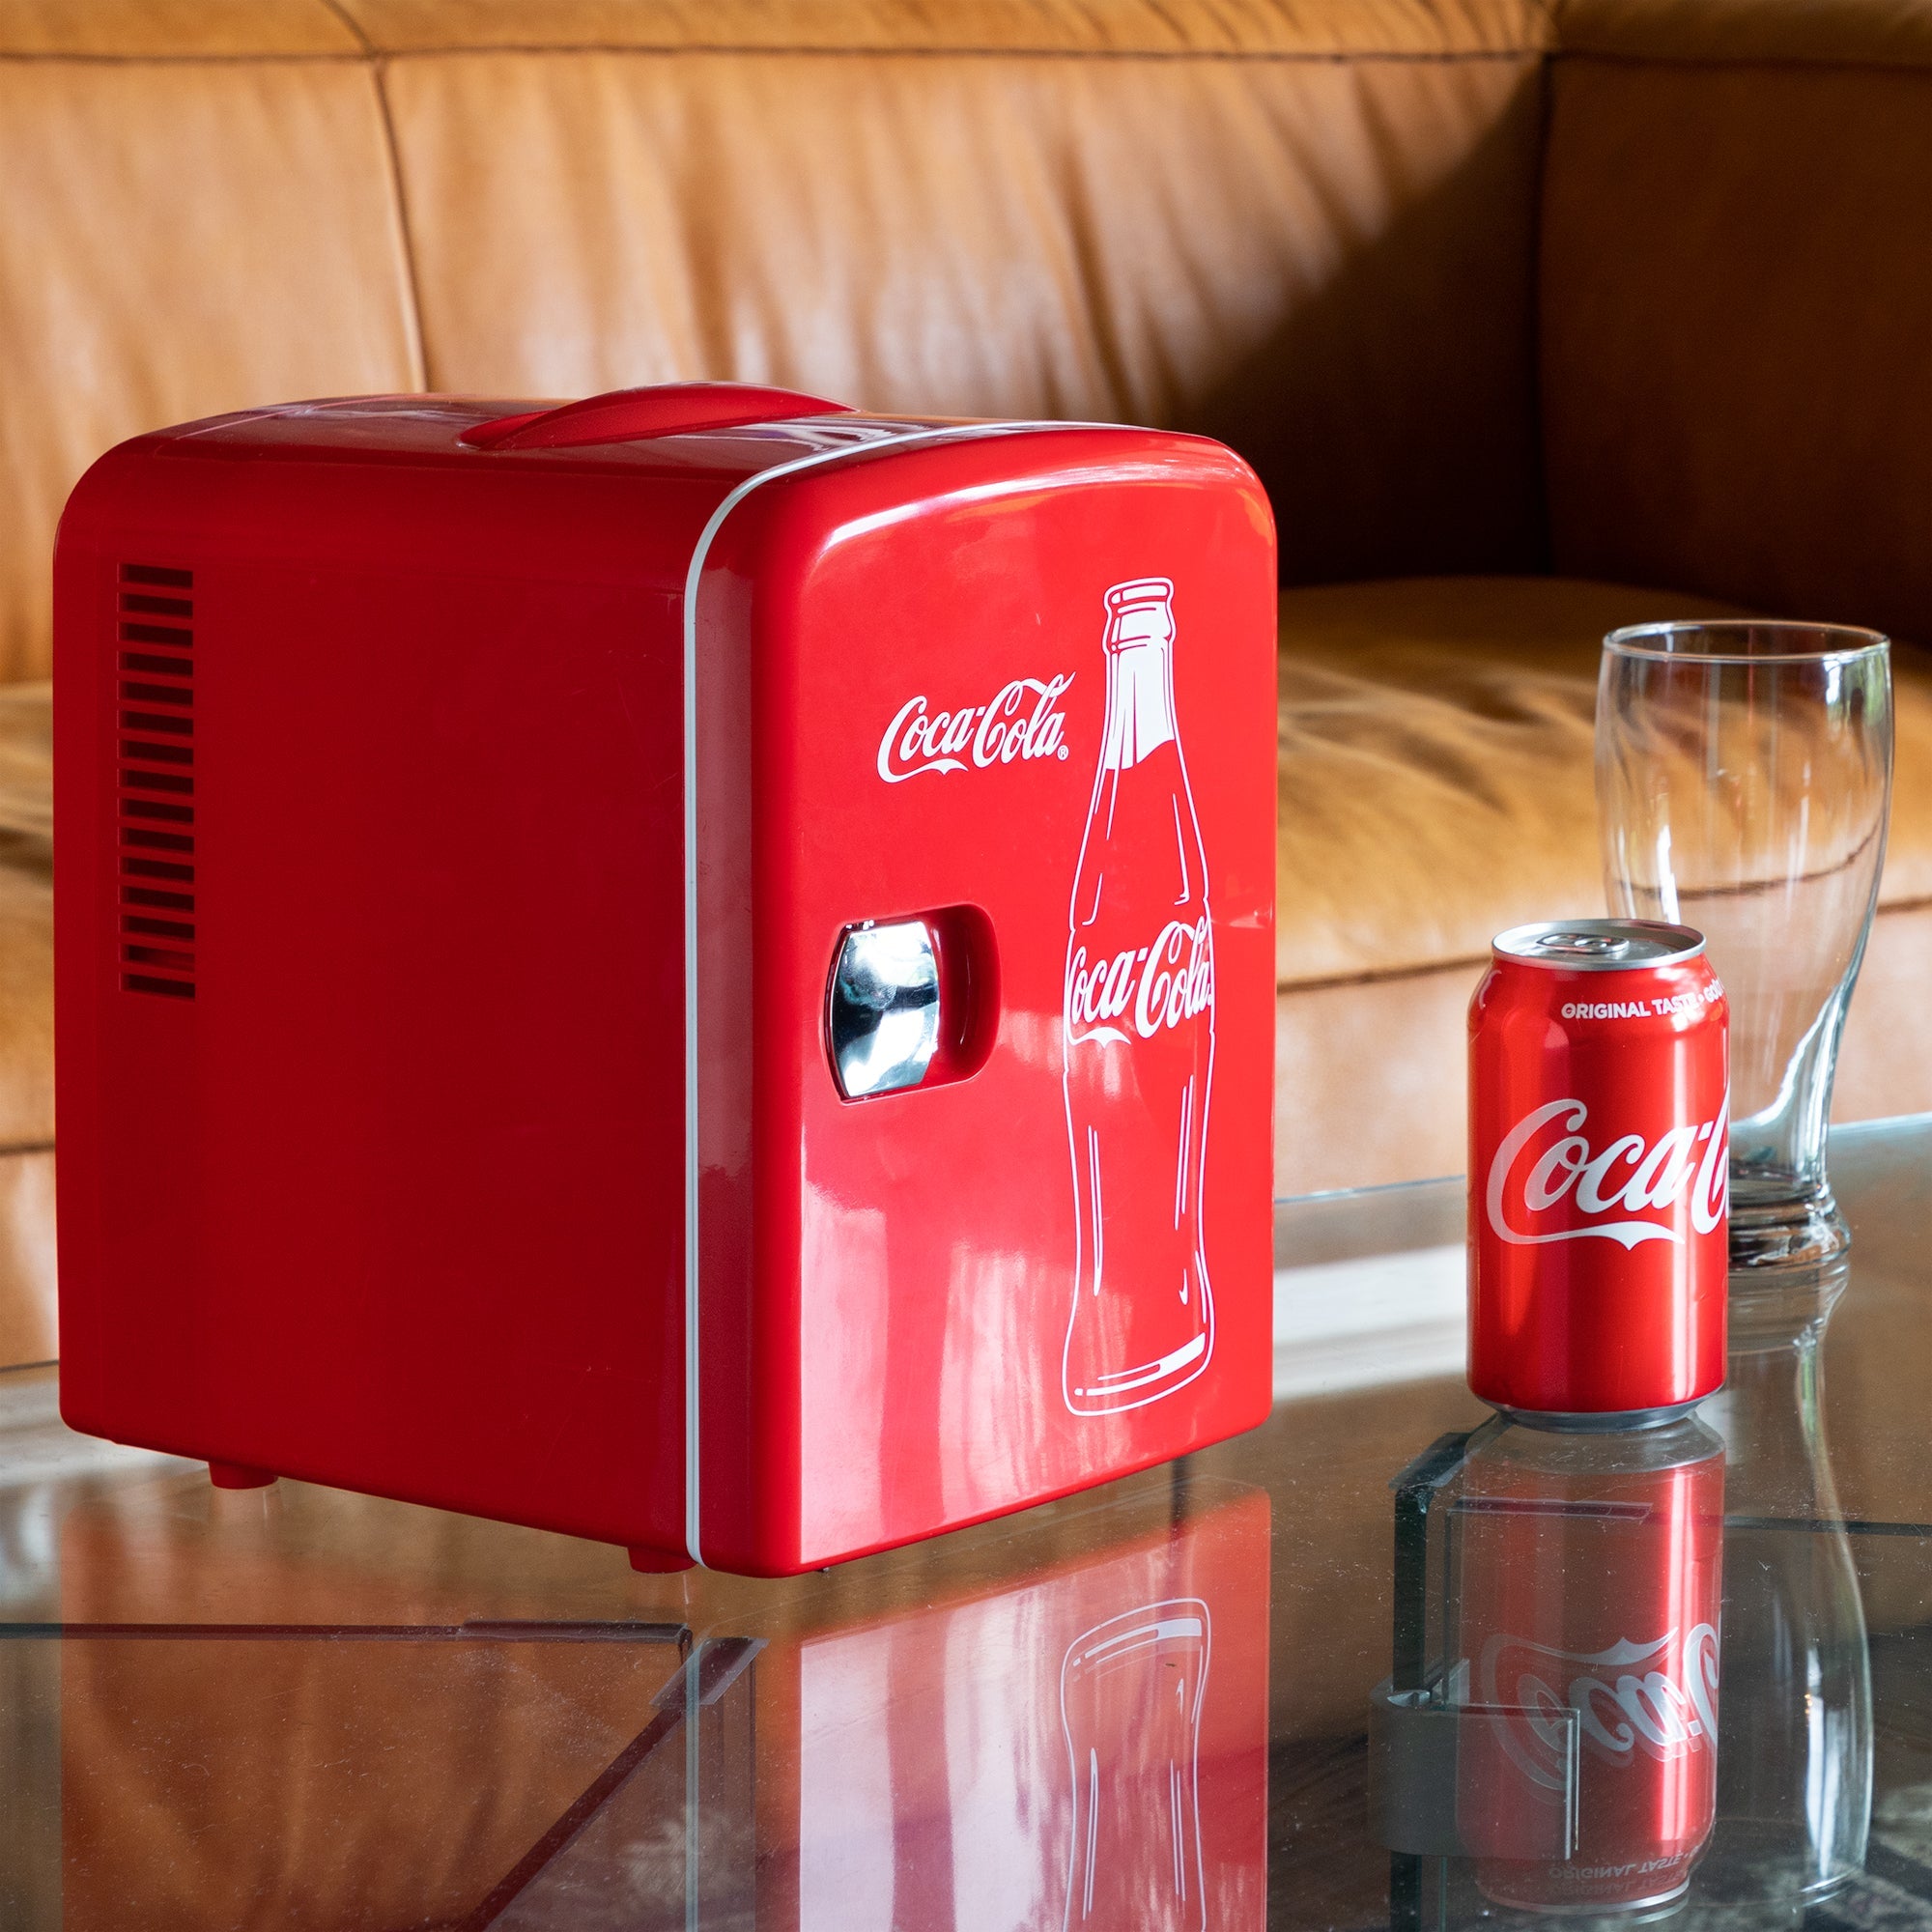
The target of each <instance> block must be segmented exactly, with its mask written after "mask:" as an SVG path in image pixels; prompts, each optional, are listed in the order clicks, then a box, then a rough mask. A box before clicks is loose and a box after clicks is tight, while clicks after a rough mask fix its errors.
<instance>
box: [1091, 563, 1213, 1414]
mask: <svg viewBox="0 0 1932 1932" xmlns="http://www.w3.org/2000/svg"><path fill="white" fill-rule="evenodd" d="M1106 608H1107V628H1106V634H1105V644H1104V648H1105V652H1106V660H1107V719H1106V725H1105V727H1104V729H1103V730H1102V733H1101V740H1100V764H1099V771H1098V773H1097V775H1096V777H1095V779H1094V802H1093V805H1092V806H1091V808H1090V809H1089V810H1088V814H1087V832H1086V836H1085V838H1083V840H1082V842H1081V847H1080V865H1079V867H1078V870H1077V871H1076V873H1075V876H1074V884H1073V905H1072V914H1071V933H1070V936H1069V938H1068V940H1067V945H1066V983H1065V1006H1064V1009H1063V1013H1064V1026H1063V1032H1064V1035H1065V1088H1066V1127H1067V1138H1068V1141H1069V1144H1070V1146H1071V1150H1072V1155H1073V1194H1074V1203H1075V1208H1076V1211H1077V1215H1078V1224H1079V1225H1078V1251H1077V1255H1076V1259H1075V1266H1074V1293H1073V1308H1072V1312H1071V1314H1070V1316H1069V1318H1068V1321H1067V1324H1066V1347H1065V1352H1064V1355H1063V1357H1062V1371H1061V1386H1062V1390H1063V1393H1064V1394H1065V1398H1066V1406H1067V1407H1068V1408H1070V1409H1072V1410H1073V1411H1074V1413H1075V1414H1077V1415H1103V1414H1107V1413H1109V1412H1111V1411H1113V1410H1116V1409H1125V1408H1137V1407H1139V1406H1141V1405H1142V1404H1143V1403H1149V1402H1153V1401H1156V1400H1158V1399H1159V1398H1160V1397H1161V1396H1164V1395H1171V1394H1173V1393H1174V1391H1175V1390H1176V1389H1178V1388H1179V1387H1181V1386H1182V1385H1183V1384H1184V1383H1187V1382H1190V1381H1192V1380H1193V1379H1194V1378H1195V1377H1196V1376H1198V1375H1200V1374H1201V1372H1202V1371H1203V1370H1204V1369H1205V1368H1206V1367H1207V1366H1208V1357H1209V1355H1210V1354H1211V1353H1212V1352H1213V1348H1214V1301H1213V1295H1212V1293H1211V1292H1210V1290H1209V1288H1208V1264H1207V1260H1206V1258H1205V1256H1204V1254H1203V1252H1202V1224H1201V1181H1202V1172H1203V1169H1204V1167H1205V1165H1206V1153H1207V1145H1208V1089H1209V1086H1210V1084H1211V1082H1212V1079H1213V1072H1214V967H1213V944H1212V937H1211V928H1210V924H1209V921H1208V868H1207V863H1206V860H1205V858H1204V856H1203V853H1202V848H1201V828H1200V826H1199V824H1198V823H1197V822H1196V820H1195V816H1194V799H1193V796H1192V794H1191V793H1190V792H1189V790H1188V786H1187V768H1186V765H1185V764H1184V763H1183V762H1182V759H1181V754H1180V736H1179V727H1178V725H1177V724H1176V721H1175V712H1174V665H1173V647H1174V586H1173V584H1172V583H1171V582H1168V580H1167V579H1166V578H1162V577H1152V578H1144V579H1140V580H1138V581H1136V582H1131V583H1117V584H1115V585H1114V586H1113V588H1112V589H1110V590H1109V591H1108V592H1107V594H1106Z"/></svg>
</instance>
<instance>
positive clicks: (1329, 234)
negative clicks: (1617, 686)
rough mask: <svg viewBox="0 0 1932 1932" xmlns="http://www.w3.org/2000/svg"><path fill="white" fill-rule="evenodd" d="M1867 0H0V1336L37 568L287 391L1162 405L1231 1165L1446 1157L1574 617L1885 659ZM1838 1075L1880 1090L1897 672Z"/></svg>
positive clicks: (28, 814)
mask: <svg viewBox="0 0 1932 1932" xmlns="http://www.w3.org/2000/svg"><path fill="white" fill-rule="evenodd" d="M1928 205H1932V5H1928V4H1927V0H1552V4H1550V5H1547V6H1546V5H1537V4H1532V3H1531V0H945V3H944V4H941V0H88V4H87V5H84V6H76V5H73V4H71V0H0V382H4V390H0V492H4V495H0V676H5V677H7V678H11V679H14V680H18V682H17V683H16V684H14V685H13V686H12V687H10V688H8V689H7V690H6V692H5V695H4V698H0V726H3V727H4V731H5V737H6V746H7V749H6V753H5V763H4V766H0V861H4V862H5V866H6V869H5V871H4V874H0V930H3V931H4V939H0V1145H3V1146H4V1147H5V1149H6V1150H7V1151H6V1152H5V1154H4V1156H0V1227H4V1231H5V1232H4V1234H0V1278H3V1279H0V1359H26V1358H32V1357H35V1356H44V1355H47V1354H50V1353H51V1352H52V1351H53V1350H54V1348H55V1335H54V1327H53V1314H52V1295H51V1283H52V1271H53V1255H52V1236H51V1223H50V1218H49V1210H50V1204H51V1172H52V1152H51V1150H52V1143H53V1133H54V1123H53V1119H52V1111H51V1086H50V1081H49V1053H50V1044H49V1023H48V999H49V993H48V980H47V959H48V937H47V902H48V890H49V888H48V874H47V866H46V835H47V824H46V804H45V782H44V781H45V764H46V751H45V701H46V687H45V686H44V685H43V684H41V685H36V684H35V683H34V682H33V680H36V679H41V678H44V677H45V675H46V668H47V658H48V637H47V625H48V588H47V557H48V551H49V547H50V544H51V541H52V536H53V529H54V524H55V520H56V518H57V516H58V514H59V509H60V505H61V503H62V500H63V498H64V497H65V495H66V492H67V490H68V489H69V487H70V486H71V483H72V481H73V479H74V478H75V476H77V475H78V473H79V472H80V470H81V469H83V468H84V467H85V465H86V464H87V463H88V461H89V460H90V459H91V458H92V457H93V456H94V455H95V454H97V453H98V452H99V450H101V449H102V448H104V447H105V446H107V445H108V444H110V443H112V442H114V441H116V440H119V439H121V438H124V437H126V436H128V435H130V434H132V433H134V432H136V431H138V430H141V429H144V428H147V427H150V426H152V425H155V424H158V423H162V422H167V421H171V420H179V419H182V418H185V417H191V416H197V415H203V414H208V413H211V412H216V411H221V410H228V409H235V408H239V407H242V406H245V405H249V404H255V403H261V402H265V401H270V400H279V399H286V398H291V397H297V396H304V395H322V394H342V393H349V392H356V391H369V390H398V389H420V388H423V387H426V386H427V387H434V388H441V389H456V390H469V391H480V392H484V393H488V394H492V395H497V396H503V397H549V396H570V395H582V394H586V393H589V392H592V391H595V390H598V389H603V388H610V387H614V386H619V385H623V384H639V383H649V382H655V381H662V380H668V379H673V378H691V377H696V376H709V377H719V378H737V379H745V380H752V381H760V382H775V383H780V384H789V385H792V386H796V387H800V388H804V389H809V390H815V391H818V392H820V393H823V394H828V395H834V396H838V397H842V398H845V399H847V400H849V401H852V402H855V403H858V404H861V405H863V406H870V407H878V408H889V409H898V410H912V411H928V412H943V413H961V414H996V415H1020V416H1032V415H1048V416H1073V417H1086V418H1105V419H1124V420H1132V421H1145V422H1156V423H1163V424H1172V425H1177V426H1181V427H1187V428H1195V429H1202V430H1206V431H1208V432H1211V433H1213V434H1216V435H1219V436H1222V437H1224V438H1225V439H1226V440H1229V441H1231V442H1233V443H1234V444H1235V445H1236V447H1238V448H1239V449H1241V450H1242V451H1243V452H1244V453H1245V454H1247V455H1248V456H1249V458H1250V459H1251V460H1252V461H1253V462H1254V463H1255V465H1256V467H1257V468H1258V469H1259V470H1260V471H1261V473H1262V475H1263V477H1264V480H1265V481H1266V483H1267V485H1268V487H1269V490H1270V492H1271V494H1272V496H1273V499H1274V502H1275V506H1276V511H1277V516H1278V520H1279V525H1280V531H1281V554H1282V568H1283V582H1284V585H1285V588H1284V593H1283V598H1282V607H1281V612H1282V614H1281V639H1282V698H1281V734H1282V749H1283V759H1282V768H1281V798H1282V818H1281V835H1282V836H1281V879H1280V885H1281V919H1280V934H1281V939H1280V1013H1281V1024H1280V1041H1279V1048H1278V1055H1277V1080H1278V1085H1279V1093H1280V1106H1279V1109H1278V1143H1279V1150H1278V1172H1279V1179H1280V1184H1281V1186H1282V1187H1283V1188H1284V1189H1286V1190H1290V1191H1306V1190H1311V1189H1316V1188H1323V1187H1333V1186H1339V1185H1345V1184H1356V1183H1365V1182H1375V1181H1382V1180H1392V1179H1402V1178H1405V1177H1409V1176H1415V1175H1420V1174H1425V1173H1440V1172H1445V1171H1453V1170H1454V1169H1456V1168H1458V1167H1459V1166H1460V1165H1461V1161H1462V1153H1461V1134H1462V1051H1463V1048H1462V1020H1461V1013H1462V1008H1463V1003H1464V1001H1465V999H1466V997H1467V993H1468V991H1469V988H1470V986H1471V984H1472V983H1473V980H1474V979H1475V976H1476V972H1477V968H1478V962H1479V961H1480V959H1481V958H1482V956H1483V954H1484V951H1485V948H1486V944H1487V941H1488V939H1489V937H1490V935H1491V934H1492V932H1493V931H1495V930H1496V929H1497V928H1499V927H1501V926H1503V925H1506V924H1508V923H1513V922H1515V921H1518V920H1521V919H1526V918H1530V917H1537V916H1544V915H1552V914H1561V913H1574V912H1581V911H1592V910H1597V909H1599V908H1600V907H1601V904H1602V895H1601V886H1600V883H1599V877H1598V869H1597V859H1596V846H1595V837H1594V828H1593V823H1592V806H1591V797H1590V776H1589V755H1588V744H1589V729H1590V712H1591V703H1592V678H1593V671H1594V661H1595V653H1596V647H1597V640H1598V639H1599V638H1600V636H1601V634H1602V633H1603V631H1604V630H1605V628H1606V627H1607V626H1609V625H1611V624H1613V623H1617V622H1622V621H1626V620H1630V619H1634V618H1640V617H1645V616H1654V615H1665V614H1673V613H1683V612H1689V611H1704V610H1710V609H1714V608H1723V607H1737V608H1747V609H1752V610H1757V611H1773V612H1779V613H1786V614H1802V615H1805V616H1815V617H1833V618H1844V619H1850V620H1854V621H1859V622H1864V623H1871V624H1876V625H1880V626H1883V627H1885V628H1887V629H1889V630H1890V631H1892V632H1893V633H1894V634H1895V635H1896V636H1897V637H1898V638H1899V639H1906V640H1912V639H1917V640H1924V641H1927V642H1932V540H1928V533H1932V380H1928V376H1927V365H1926V361H1925V356H1924V349H1923V345H1924V344H1925V342H1926V341H1927V340H1932V226H1928V224H1927V222H1926V220H1925V217H1924V210H1925V209H1926V207H1927V206H1928ZM1898 670H1899V687H1900V695H1899V707H1898V715H1899V726H1900V743H1899V785H1898V802H1897V809H1896V812H1895V817H1894V824H1893V830H1892V843H1891V854H1890V859H1889V864H1888V869H1887V873H1886V878H1885V886H1884V898H1885V911H1884V913H1883V915H1882V917H1881V919H1880V921H1879V924H1878V929H1877V934H1876V937H1875V939H1874V942H1873V946H1872V952H1871V955H1870V958H1869V960H1868V963H1867V968H1866V976H1865V981H1864V984H1863V986H1862V988H1861V994H1860V997H1859V1000H1858V1002H1857V1004H1856V1005H1855V1007H1854V1009H1853V1018H1852V1023H1851V1032H1850V1037H1848V1040H1847V1045H1846V1050H1845V1056H1844V1061H1843V1070H1842V1077H1841V1080H1840V1086H1839V1095H1838V1107H1837V1111H1838V1113H1839V1114H1840V1116H1846V1115H1854V1116H1856V1115H1864V1114H1874V1113H1881V1112H1896V1111H1904V1110H1908V1109H1915V1108H1919V1107H1925V1106H1932V1019H1928V1017H1927V1011H1928V1001H1927V999H1926V997H1925V995H1926V992H1927V990H1928V986H1927V981H1928V978H1932V976H1929V975H1928V971H1927V969H1926V967H1925V966H1923V965H1921V963H1920V961H1921V960H1922V959H1923V958H1925V957H1926V955H1927V952H1928V942H1932V671H1928V668H1926V664H1925V662H1924V661H1921V660H1920V659H1918V657H1917V655H1916V654H1914V653H1912V652H1910V651H1902V652H1901V655H1900V661H1899V667H1898Z"/></svg>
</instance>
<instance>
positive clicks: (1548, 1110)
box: [1484, 1094, 1730, 1249]
mask: <svg viewBox="0 0 1932 1932" xmlns="http://www.w3.org/2000/svg"><path fill="white" fill-rule="evenodd" d="M1589 1113H1590V1110H1589V1108H1588V1107H1587V1106H1585V1105H1584V1103H1583V1102H1582V1101H1581V1100H1578V1099H1576V1098H1574V1097H1571V1098H1565V1099H1561V1100H1548V1101H1546V1102H1545V1103H1544V1104H1543V1105H1542V1106H1540V1107H1536V1108H1533V1109H1532V1110H1531V1111H1530V1112H1529V1113H1527V1114H1525V1115H1524V1116H1523V1118H1522V1119H1521V1120H1520V1121H1519V1122H1517V1123H1516V1125H1515V1126H1513V1127H1512V1128H1511V1129H1510V1130H1509V1132H1508V1133H1506V1134H1505V1135H1504V1136H1503V1138H1502V1141H1501V1143H1500V1144H1499V1145H1498V1146H1497V1148H1496V1151H1495V1156H1494V1158H1493V1159H1492V1161H1491V1162H1490V1173H1489V1184H1488V1187H1487V1189H1486V1191H1485V1201H1484V1205H1485V1207H1486V1208H1487V1210H1488V1215H1489V1223H1490V1226H1491V1228H1492V1230H1493V1231H1494V1232H1495V1234H1496V1235H1497V1236H1499V1237H1500V1238H1501V1239H1503V1240H1505V1241H1510V1242H1513V1243H1516V1244H1518V1245H1525V1246H1526V1245H1532V1244H1535V1243H1538V1242H1545V1241H1580V1240H1589V1239H1592V1238H1600V1239H1603V1240H1606V1241H1616V1242H1619V1243H1621V1244H1622V1246H1624V1247H1625V1248H1627V1249H1628V1248H1634V1247H1635V1246H1636V1245H1637V1243H1638V1242H1639V1241H1678V1242H1681V1241H1682V1240H1683V1238H1684V1232H1683V1229H1682V1227H1681V1225H1679V1224H1678V1223H1677V1220H1676V1217H1674V1216H1673V1217H1672V1219H1670V1220H1668V1221H1658V1220H1633V1219H1630V1218H1628V1217H1629V1216H1631V1215H1635V1214H1641V1213H1643V1212H1644V1210H1645V1209H1654V1208H1664V1209H1668V1208H1673V1207H1675V1205H1676V1203H1677V1200H1678V1197H1679V1196H1680V1195H1682V1194H1683V1193H1684V1192H1685V1190H1686V1189H1687V1188H1689V1190H1690V1220H1691V1223H1692V1225H1693V1226H1694V1227H1695V1228H1696V1231H1697V1232H1698V1234H1700V1235H1708V1234H1710V1233H1711V1232H1712V1231H1713V1230H1714V1229H1716V1228H1717V1226H1718V1224H1719V1222H1720V1221H1721V1220H1722V1219H1723V1218H1724V1210H1725V1207H1726V1205H1727V1202H1728V1199H1729V1192H1728V1187H1729V1181H1728V1176H1729V1163H1728V1161H1727V1159H1726V1154H1727V1151H1728V1149H1729V1144H1730V1134H1729V1117H1730V1096H1729V1094H1726V1095H1725V1096H1724V1104H1723V1105H1722V1106H1721V1107H1719V1110H1718V1112H1717V1114H1716V1115H1715V1116H1714V1117H1713V1118H1712V1119H1711V1120H1708V1121H1704V1122H1699V1123H1695V1124H1689V1123H1687V1124H1685V1125H1682V1126H1675V1127H1671V1128H1669V1129H1667V1130H1666V1131H1665V1132H1663V1133H1662V1134H1660V1135H1659V1136H1658V1137H1657V1140H1656V1141H1655V1143H1651V1142H1647V1141H1646V1140H1645V1139H1644V1137H1643V1136H1642V1135H1641V1134H1636V1133H1628V1134H1615V1135H1612V1136H1611V1137H1610V1138H1609V1139H1608V1140H1607V1141H1606V1142H1605V1145H1604V1147H1603V1150H1602V1151H1597V1150H1595V1149H1594V1148H1593V1147H1592V1146H1591V1144H1590V1142H1589V1141H1588V1140H1587V1139H1586V1138H1585V1137H1584V1136H1583V1134H1582V1133H1581V1132H1580V1131H1578V1130H1579V1129H1580V1128H1581V1127H1582V1126H1583V1125H1584V1124H1585V1123H1586V1122H1587V1121H1588V1119H1589ZM1700 1148H1701V1149H1702V1155H1701V1158H1700V1156H1699V1153H1698V1150H1699V1149H1700ZM1566 1200H1567V1201H1569V1202H1570V1203H1571V1205H1572V1209H1573V1211H1572V1213H1571V1215H1570V1216H1568V1217H1567V1218H1568V1219H1570V1220H1571V1221H1572V1222H1573V1224H1574V1225H1570V1226H1565V1227H1545V1228H1542V1229H1538V1228H1537V1227H1536V1226H1535V1225H1534V1223H1535V1221H1536V1217H1538V1216H1539V1215H1543V1216H1548V1215H1549V1214H1550V1213H1551V1210H1552V1209H1555V1208H1560V1207H1561V1206H1562V1205H1563V1203H1564V1202H1565V1201H1566ZM1619 1214H1621V1215H1623V1216H1624V1217H1626V1218H1620V1219H1612V1218H1609V1217H1611V1216H1615V1215H1619ZM1579 1216H1580V1217H1592V1218H1582V1219H1578V1218H1577V1217H1579Z"/></svg>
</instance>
